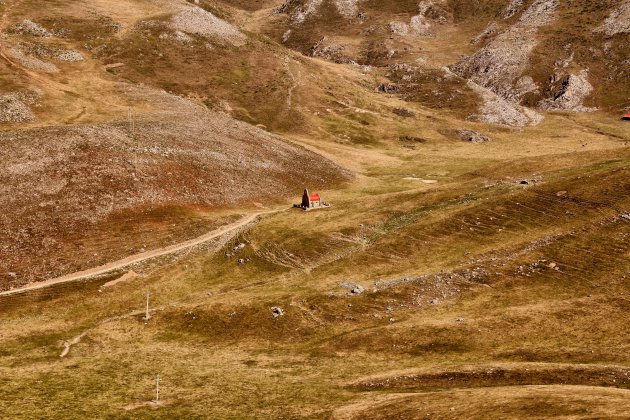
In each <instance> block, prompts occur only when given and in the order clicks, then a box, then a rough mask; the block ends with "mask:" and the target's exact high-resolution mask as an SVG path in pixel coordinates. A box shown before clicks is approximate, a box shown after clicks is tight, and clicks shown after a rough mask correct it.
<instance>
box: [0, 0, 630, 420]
mask: <svg viewBox="0 0 630 420" xmlns="http://www.w3.org/2000/svg"><path fill="white" fill-rule="evenodd" d="M206 3H208V4H206ZM210 3H212V4H210ZM272 3H273V2H260V3H256V5H250V4H249V3H248V7H249V8H251V9H256V8H257V7H260V8H267V9H266V10H265V12H267V11H268V8H269V7H271V6H272ZM403 3H405V4H403ZM412 3H413V7H416V6H417V2H401V3H400V5H399V6H400V7H403V6H405V7H407V6H409V7H411V6H412ZM494 3H495V2H493V3H492V5H494ZM498 3H500V2H497V4H498ZM152 4H153V3H152ZM226 4H227V5H228V6H230V5H231V6H238V7H242V6H243V5H244V3H243V2H239V1H223V2H221V4H219V3H216V4H215V3H214V2H204V7H211V6H212V7H217V8H224V7H226ZM369 4H370V7H372V6H374V4H376V3H374V2H369ZM392 4H393V3H392ZM26 5H27V3H24V7H26ZM55 5H56V7H58V8H59V9H56V10H58V11H57V12H55V13H58V14H61V12H62V11H64V10H70V9H66V8H67V7H70V6H71V7H73V8H72V9H71V10H73V11H74V10H75V9H74V7H79V6H76V4H75V2H56V3H55ZM69 5H70V6H69ZM492 5H491V6H492ZM109 6H110V4H109V3H107V2H100V1H99V2H96V3H94V5H93V6H90V7H95V8H99V10H101V11H105V10H107V8H108V7H109ZM81 7H88V6H85V5H84V6H81ZM112 7H113V6H112ZM117 7H118V8H116V9H115V10H114V11H113V12H111V13H112V16H114V15H115V16H118V17H117V19H118V18H120V20H123V18H124V19H128V22H129V25H131V23H132V22H139V21H141V20H144V19H148V18H151V17H152V16H153V13H154V10H153V9H151V7H152V6H149V3H145V2H121V3H119V4H118V6H117ZM392 7H393V6H392ZM25 10H26V9H25ZM223 10H227V12H226V15H228V14H229V13H228V12H230V13H232V12H233V11H232V10H230V9H223ZM484 10H485V9H484ZM484 10H480V11H478V12H479V13H490V12H488V11H487V10H486V11H484ZM464 12H465V13H469V11H465V10H464V11H461V13H464ZM233 13H234V15H233V16H235V19H245V18H247V17H248V16H250V14H249V13H250V12H248V11H240V12H233ZM254 13H255V15H256V16H257V17H258V18H260V16H262V15H261V14H260V13H261V12H254ZM122 14H124V15H125V16H124V17H122ZM457 16H458V15H457V14H456V18H455V19H456V20H457V19H458V18H457ZM484 16H486V15H484ZM55 18H57V19H58V18H59V16H56V17H55ZM83 18H85V16H83ZM89 22H91V21H89V20H87V19H84V20H80V21H78V23H77V22H74V23H72V24H73V25H75V24H76V27H74V26H73V28H75V32H74V34H75V35H76V39H75V38H72V39H70V40H68V42H69V45H72V44H74V43H76V42H79V40H80V41H81V42H85V39H84V38H82V36H83V35H82V33H83V32H82V31H86V30H87V29H86V28H87V26H86V25H88V23H89ZM125 22H127V20H125ZM66 23H68V22H66ZM68 25H69V26H71V25H70V23H68ZM256 25H257V23H256V22H253V23H252V29H253V28H254V27H255V26H256ZM88 32H89V31H88ZM134 34H137V33H135V32H134V31H133V30H131V29H129V30H127V31H125V32H124V33H122V34H121V35H120V39H118V38H116V37H110V38H107V39H104V40H101V41H102V42H101V41H99V42H101V43H102V45H106V46H109V47H111V46H114V47H120V48H121V49H120V50H119V51H120V53H121V54H122V56H121V57H123V58H124V60H129V61H128V62H127V63H128V64H129V65H128V66H125V67H123V68H122V69H120V70H117V71H116V73H117V74H110V73H107V72H105V71H104V70H102V68H101V67H100V65H101V64H102V63H101V62H99V61H97V60H93V61H92V60H88V62H86V63H83V64H79V65H77V66H79V67H77V68H76V69H77V70H78V69H82V70H84V73H82V74H83V75H77V76H76V77H74V76H73V77H70V76H68V74H69V73H68V72H66V71H64V72H63V73H62V74H60V75H54V76H50V79H51V80H52V82H53V83H62V80H61V79H62V78H67V80H68V85H69V88H68V89H73V90H75V91H76V92H77V93H78V94H80V99H77V102H76V104H74V103H73V102H72V101H68V98H69V97H70V96H72V95H70V94H66V93H61V91H58V90H57V85H56V84H53V85H52V86H51V87H48V88H47V90H46V94H47V96H46V97H47V98H49V99H46V100H50V101H53V102H51V103H52V104H57V105H55V106H57V107H61V104H66V105H67V107H66V108H64V109H62V110H57V111H55V109H56V108H55V107H51V108H45V109H46V112H42V114H41V116H40V118H41V119H40V122H41V124H44V123H45V122H46V121H48V122H49V123H51V124H54V123H58V122H60V121H65V120H67V119H68V118H71V117H72V115H75V116H76V114H75V113H76V112H77V110H78V109H80V108H81V107H83V106H86V107H88V110H87V111H86V113H85V115H84V116H81V117H79V118H78V119H77V120H75V122H79V121H80V122H88V121H93V120H94V119H98V118H103V119H108V118H112V117H113V115H115V114H116V113H117V112H119V111H121V110H124V109H126V106H127V105H128V104H127V103H119V102H117V101H118V99H117V98H120V97H119V96H117V93H116V91H115V89H114V88H113V86H114V83H115V82H116V81H117V80H119V78H120V77H122V76H125V77H129V78H131V79H132V80H134V81H136V82H139V81H142V82H147V83H149V82H154V83H155V85H156V86H160V87H165V86H167V85H166V84H165V83H167V82H169V78H168V76H169V74H171V71H172V70H173V67H172V65H171V64H168V65H167V64H157V61H156V62H151V61H147V63H152V64H151V66H149V67H147V68H146V69H144V70H146V71H147V72H146V73H143V67H142V66H141V65H142V60H140V59H138V58H137V57H134V52H133V48H136V47H140V46H142V47H143V48H145V47H146V48H148V47H151V46H153V44H152V43H151V42H153V41H154V40H153V41H152V38H151V37H149V38H148V40H147V39H144V40H143V39H139V38H134V36H135V35H134ZM154 35H156V34H153V35H151V36H154ZM445 36H446V35H445ZM449 36H450V35H449ZM457 36H461V37H462V38H465V37H468V34H467V33H463V34H459V35H457ZM427 42H428V41H427ZM252 45H253V46H252ZM261 45H264V46H266V47H265V48H268V50H264V51H263V52H261V51H259V50H257V47H260V46H261ZM161 48H162V47H161ZM164 48H165V49H164V50H160V52H162V53H163V54H165V56H166V58H167V59H171V60H173V62H174V63H179V64H181V63H180V60H182V62H183V64H182V68H181V69H179V70H178V71H179V73H177V74H178V80H177V83H175V82H172V81H171V82H170V83H171V84H170V85H168V86H173V89H176V90H177V92H179V93H182V94H188V93H195V92H197V91H201V90H202V89H211V88H213V87H216V92H217V93H216V95H217V97H216V102H217V103H218V102H219V100H225V101H230V104H231V105H232V106H233V109H235V111H234V114H235V115H239V116H241V117H242V118H243V119H247V120H250V121H252V122H255V123H263V124H266V125H268V126H269V127H270V128H275V129H276V130H278V131H279V132H282V133H283V134H285V135H286V136H287V137H288V138H289V139H290V140H291V141H293V142H295V143H297V144H300V145H304V147H307V148H308V149H310V150H312V151H316V152H318V153H321V154H322V155H324V156H325V157H327V158H329V159H331V160H333V161H335V162H336V163H338V164H340V165H342V166H344V167H346V168H349V169H350V170H351V171H352V172H353V173H354V174H355V175H356V178H355V179H354V180H353V181H352V182H350V183H348V184H346V185H341V186H339V185H337V186H334V187H330V188H329V189H326V190H322V191H321V193H322V195H323V197H324V199H325V200H327V201H330V202H331V203H332V204H333V206H332V207H331V208H330V209H327V210H322V211H315V212H301V211H298V210H292V211H288V212H284V213H281V214H277V215H269V216H266V217H264V218H263V220H261V221H260V222H259V223H258V224H257V225H256V226H254V227H252V228H251V229H248V230H247V231H245V232H243V233H242V234H240V235H239V236H238V237H236V238H234V239H233V240H231V241H229V243H227V244H225V245H223V244H221V243H215V244H211V246H208V247H205V248H199V249H194V250H191V251H190V253H188V254H186V255H180V256H178V258H175V259H165V260H160V261H153V263H152V264H151V265H149V266H147V267H146V270H144V271H143V273H142V274H143V275H141V276H138V277H135V278H133V279H130V280H128V281H125V282H121V283H118V284H116V285H114V286H111V287H107V288H104V289H101V288H100V286H101V284H103V283H105V282H107V281H109V280H112V278H101V279H97V280H93V281H86V282H78V283H71V284H64V285H58V286H55V287H52V288H49V289H45V290H39V291H35V292H33V293H30V294H24V295H18V296H12V297H5V298H0V394H1V395H2V398H1V399H0V415H1V416H2V417H6V418H34V417H35V418H54V417H59V416H63V417H64V418H86V417H88V418H94V417H99V418H108V417H111V418H118V417H120V418H249V417H256V418H278V417H290V418H293V417H314V418H322V417H323V418H356V417H369V418H391V417H395V418H425V417H426V418H524V417H533V418H549V417H557V418H620V419H621V418H624V416H626V415H627V412H628V410H630V407H629V406H628V402H627V401H628V392H629V391H628V389H629V388H630V383H629V382H628V369H629V367H630V359H629V356H628V355H630V347H629V344H628V343H630V336H629V335H628V329H627V317H628V313H629V311H630V301H629V297H630V289H629V286H628V281H627V280H628V270H629V269H630V267H629V265H628V261H629V260H630V247H629V246H630V245H629V244H630V241H629V239H630V222H629V221H628V219H627V214H628V210H629V209H630V183H629V181H628V180H629V179H630V178H629V177H628V176H629V175H630V169H629V168H630V149H629V148H628V145H629V143H630V124H625V123H622V122H620V121H618V120H617V119H616V118H615V117H613V116H611V115H608V114H606V113H593V114H581V115H561V114H558V115H550V116H548V118H547V119H546V120H545V122H543V123H542V124H541V125H539V126H537V127H529V128H525V129H510V128H505V127H496V126H488V125H484V124H480V123H473V122H469V121H464V120H461V119H458V118H456V116H454V115H453V114H451V113H436V112H435V111H433V110H431V109H430V108H425V107H423V106H422V105H419V104H417V103H416V104H414V103H406V102H403V101H401V100H400V99H399V98H397V97H395V96H390V95H381V94H378V93H376V92H375V91H374V87H375V86H377V85H378V82H379V80H380V79H379V78H380V76H379V75H378V74H377V75H365V74H363V73H361V72H360V71H358V70H357V69H356V68H355V67H353V66H339V65H336V64H332V63H328V62H323V61H320V60H316V59H308V58H304V57H300V56H298V55H296V54H295V53H292V52H289V51H287V50H285V49H283V48H281V47H280V46H278V45H275V44H273V43H271V42H269V41H267V40H264V39H262V40H261V39H258V40H255V41H252V44H251V45H248V46H246V47H243V49H241V50H236V49H234V50H232V49H230V48H220V49H217V50H212V51H214V53H217V51H219V52H221V53H222V54H223V55H221V56H220V57H215V58H216V59H214V60H213V59H212V53H211V52H208V53H207V55H203V56H202V57H200V58H199V60H198V61H195V60H196V58H195V57H193V56H192V55H190V54H189V53H186V52H182V51H179V50H177V48H175V46H168V47H164ZM423 48H424V47H423ZM427 48H428V46H427ZM110 52H111V51H110ZM457 53H459V52H458V51H455V50H448V51H444V52H443V55H442V56H439V57H438V60H442V61H444V62H445V63H446V62H448V61H450V60H452V59H453V55H455V54H457ZM204 54H205V53H204ZM102 57H104V58H105V59H106V60H107V61H111V62H113V61H115V60H116V59H117V58H119V57H117V56H116V55H115V54H112V55H108V53H107V51H106V52H105V53H103V55H102ZM285 57H288V59H287V61H286V62H287V63H288V64H287V65H286V66H285ZM121 59H122V58H121ZM185 60H191V61H190V62H188V63H186V62H185ZM260 60H262V61H263V63H262V64H263V66H259V64H260V62H261V61H260ZM158 61H159V60H158ZM204 64H207V72H206V73H201V70H200V69H202V67H203V65H204ZM278 66H279V67H278ZM278 68H280V69H281V70H278ZM225 69H234V71H233V72H231V73H229V74H223V71H224V70H225ZM257 69H260V78H257V77H256V73H255V70H257ZM150 71H154V72H156V73H155V78H153V75H152V74H151V73H150ZM289 71H290V72H289ZM198 73H199V74H198ZM46 77H49V76H46ZM292 77H293V78H292ZM296 80H297V83H295V85H294V84H293V83H294V82H296ZM90 81H92V83H93V87H92V86H91V85H90ZM197 82H198V84H197ZM236 82H238V83H243V85H234V83H236ZM7 83H8V82H7ZM215 83H216V84H215ZM269 83H277V86H278V87H279V88H278V89H277V90H274V91H273V93H272V94H271V93H269V91H267V90H265V89H269V85H268V84H269ZM200 86H201V87H200ZM287 86H294V87H293V89H292V90H291V95H290V98H291V99H290V103H289V101H288V98H289V95H288V92H287V90H286V89H285V87H287ZM255 89H259V92H258V93H256V92H255ZM86 92H93V95H88V94H87V93H86ZM64 95H69V96H64ZM201 96H203V95H201ZM197 99H199V98H197ZM267 99H268V101H267V102H266V100H267ZM55 101H58V102H55ZM106 103H111V107H108V106H105V105H103V104H106ZM213 103H214V102H213ZM258 104H261V106H260V107H259V106H258ZM217 106H218V105H217ZM100 107H102V109H101V108H100ZM398 107H406V108H408V109H410V110H412V111H414V113H415V117H410V118H404V117H401V116H399V115H397V114H395V113H394V112H393V110H394V108H398ZM149 111H151V110H150V109H147V112H149ZM458 128H470V129H474V130H478V131H481V132H483V133H484V134H487V135H489V136H491V137H492V138H493V141H492V142H489V143H484V144H471V143H467V142H464V141H461V140H459V139H456V138H454V137H453V136H451V135H450V134H449V133H452V130H454V129H458ZM405 136H407V137H416V138H419V139H422V141H417V142H414V143H413V148H411V147H407V146H409V144H408V143H407V142H403V141H401V140H400V138H401V137H405ZM419 180H432V181H437V183H431V184H427V183H423V182H422V181H419ZM523 180H527V181H528V182H529V184H528V185H523V184H521V183H520V182H521V181H523ZM300 192H301V191H300V190H299V189H297V188H296V192H295V193H296V197H295V200H298V199H299V194H300ZM239 210H241V209H226V210H225V212H224V213H221V214H220V215H223V216H228V217H229V215H230V214H232V213H233V212H235V211H236V212H238V211H239ZM624 215H626V216H624ZM127 216H128V215H125V216H124V218H125V219H126V218H127ZM217 216H218V214H217V213H216V212H215V211H211V210H208V209H204V208H195V209H194V210H191V209H188V210H187V211H184V210H182V206H181V205H176V206H174V207H168V208H166V209H164V210H160V209H156V210H154V211H153V212H152V213H151V217H150V218H148V219H147V218H145V217H144V216H143V217H138V218H137V219H135V218H132V219H131V221H128V222H126V223H119V221H118V220H117V218H116V217H115V216H112V218H111V220H108V221H107V223H105V224H104V225H103V226H102V230H100V231H99V232H100V233H99V235H97V236H92V237H90V238H88V239H87V242H86V248H85V249H86V251H85V252H86V255H88V256H89V254H88V253H87V252H88V250H92V249H95V250H96V249H109V250H114V251H116V250H117V251H120V249H117V247H118V246H126V247H132V246H133V247H135V246H137V245H136V244H140V243H143V244H144V243H145V239H146V240H152V241H154V242H151V243H150V244H155V246H157V245H158V243H159V242H160V241H159V239H160V238H167V237H169V236H170V237H171V239H177V238H179V236H178V235H180V234H182V232H184V231H185V232H190V231H191V230H196V229H201V227H203V228H206V227H212V226H213V225H214V223H215V222H217ZM121 217H122V216H121ZM171 217H173V218H174V219H173V220H175V219H176V222H174V223H177V226H175V227H173V226H170V224H169V223H165V222H169V221H170V220H171V219H170V218H171ZM154 222H155V223H157V224H156V225H154ZM209 225H212V226H209ZM175 228H181V230H180V229H175ZM108 232H110V233H111V235H109V236H108V235H107V233H108ZM185 232H184V233H185ZM157 233H159V235H157ZM158 236H159V237H158ZM132 240H133V241H137V242H136V243H132V242H131V241H132ZM239 243H244V244H246V246H245V248H244V249H242V250H241V251H238V252H237V251H234V247H235V245H237V244H239ZM69 257H70V254H69ZM239 259H243V260H244V261H245V263H244V264H242V263H241V264H239V262H238V260H239ZM404 279H406V280H404ZM340 282H355V283H359V284H361V285H362V286H364V287H365V289H366V290H365V292H363V293H362V294H360V295H357V296H351V295H350V294H349V290H348V289H347V288H343V287H340V286H339V283H340ZM147 292H150V293H151V298H150V299H151V300H150V307H151V311H152V312H151V314H152V318H151V319H150V320H149V321H148V322H145V321H144V320H143V319H142V317H143V316H144V313H143V310H144V304H145V297H146V293H147ZM273 306H280V307H282V308H283V310H284V315H283V316H281V317H277V318H274V316H273V314H272V312H271V307H273ZM79 336H80V337H81V338H80V340H75V341H77V342H76V344H73V345H71V346H70V350H69V352H68V353H67V355H65V357H63V358H61V357H60V355H61V354H62V351H63V350H64V348H65V347H66V346H65V345H66V344H67V343H68V342H70V341H72V340H73V339H74V338H76V337H79ZM490 369H491V370H492V372H493V373H491V374H489V373H487V372H488V371H489V370H490ZM472 372H476V373H472ZM158 374H159V375H160V377H161V379H162V387H161V389H162V394H161V395H162V398H163V404H160V405H158V404H151V403H150V401H151V400H152V399H153V398H154V380H155V377H156V375H158ZM450 378H453V379H450ZM387 379H389V382H388V381H387ZM374 384H376V385H374Z"/></svg>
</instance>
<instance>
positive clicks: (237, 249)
mask: <svg viewBox="0 0 630 420" xmlns="http://www.w3.org/2000/svg"><path fill="white" fill-rule="evenodd" d="M246 246H247V245H245V244H244V243H242V242H241V243H238V244H236V245H235V246H234V248H232V251H234V252H238V251H242V250H243V249H244V248H245V247H246Z"/></svg>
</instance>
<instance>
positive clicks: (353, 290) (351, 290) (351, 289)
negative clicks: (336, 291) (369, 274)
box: [338, 281, 365, 296]
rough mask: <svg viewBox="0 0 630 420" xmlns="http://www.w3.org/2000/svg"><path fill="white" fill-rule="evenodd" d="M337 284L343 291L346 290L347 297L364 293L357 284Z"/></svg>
mask: <svg viewBox="0 0 630 420" xmlns="http://www.w3.org/2000/svg"><path fill="white" fill-rule="evenodd" d="M338 284H339V287H343V288H344V289H348V295H350V296H357V295H360V294H361V293H363V292H365V288H364V287H363V286H361V285H360V284H358V283H353V282H350V281H342V282H340V283H338Z"/></svg>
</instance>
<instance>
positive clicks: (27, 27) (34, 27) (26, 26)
mask: <svg viewBox="0 0 630 420" xmlns="http://www.w3.org/2000/svg"><path fill="white" fill-rule="evenodd" d="M9 32H11V33H15V34H20V35H30V36H37V37H42V38H48V37H51V36H52V33H50V32H48V30H46V29H45V28H43V27H42V26H41V25H39V24H37V23H35V22H33V21H30V20H28V19H25V20H24V21H22V22H21V23H18V24H15V25H13V26H12V27H11V28H10V29H9Z"/></svg>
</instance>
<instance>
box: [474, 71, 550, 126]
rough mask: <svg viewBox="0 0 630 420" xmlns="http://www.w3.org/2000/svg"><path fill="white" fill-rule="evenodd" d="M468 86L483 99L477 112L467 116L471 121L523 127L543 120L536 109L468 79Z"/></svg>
mask: <svg viewBox="0 0 630 420" xmlns="http://www.w3.org/2000/svg"><path fill="white" fill-rule="evenodd" d="M468 86H469V87H470V88H471V89H473V90H474V91H475V92H476V93H477V94H478V95H479V96H480V97H481V99H482V101H483V102H482V104H481V105H480V106H479V111H478V113H477V114H474V115H471V116H470V117H469V119H470V120H472V121H479V122H485V123H488V124H499V125H508V126H512V127H524V126H527V125H536V124H539V123H540V122H541V121H542V120H543V116H542V115H540V114H539V113H537V112H536V111H533V110H531V109H529V108H526V107H523V106H520V105H518V104H516V103H514V102H511V101H508V100H506V99H504V98H502V97H500V96H498V95H497V94H496V93H494V92H492V91H491V90H489V89H487V88H484V87H482V86H479V85H477V84H476V83H474V82H471V81H468Z"/></svg>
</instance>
